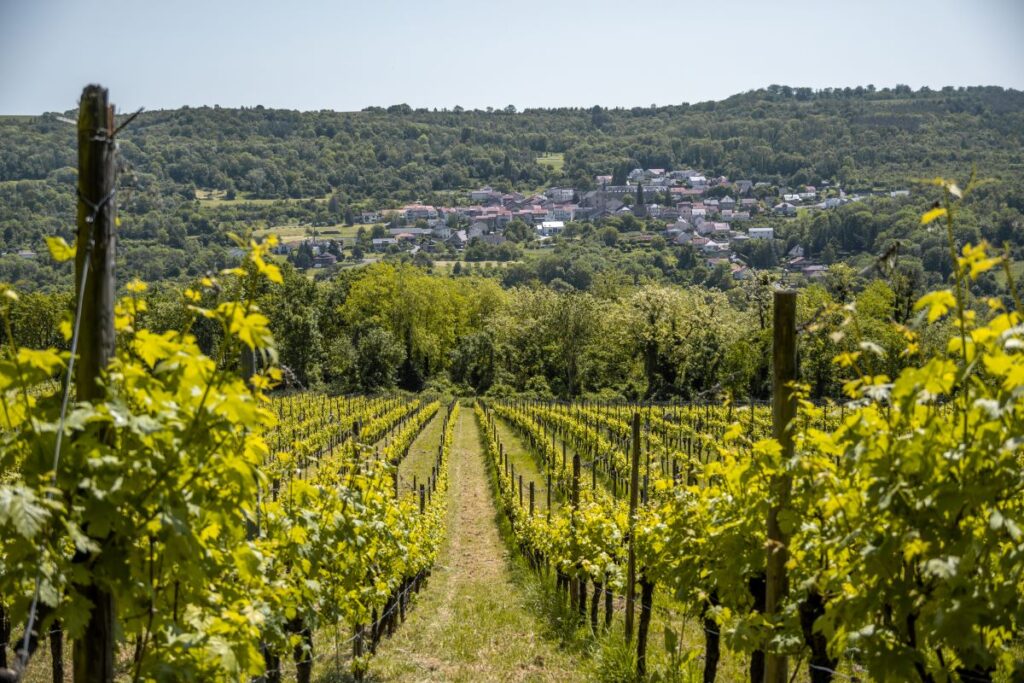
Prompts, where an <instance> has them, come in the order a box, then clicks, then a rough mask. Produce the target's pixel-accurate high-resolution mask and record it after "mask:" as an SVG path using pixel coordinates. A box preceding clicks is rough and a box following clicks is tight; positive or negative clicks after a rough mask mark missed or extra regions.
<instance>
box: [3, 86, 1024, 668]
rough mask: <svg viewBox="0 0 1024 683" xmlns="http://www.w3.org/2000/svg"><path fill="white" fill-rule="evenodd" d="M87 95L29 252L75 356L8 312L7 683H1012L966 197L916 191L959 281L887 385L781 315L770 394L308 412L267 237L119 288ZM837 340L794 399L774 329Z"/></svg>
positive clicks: (1001, 398) (991, 333) (1013, 404)
mask: <svg viewBox="0 0 1024 683" xmlns="http://www.w3.org/2000/svg"><path fill="white" fill-rule="evenodd" d="M105 97H106V94H105V91H101V90H100V89H98V88H95V89H87V91H86V94H85V96H84V97H83V105H82V107H83V111H82V118H81V120H80V129H79V132H80V155H81V156H80V169H81V173H80V177H79V182H80V186H79V197H80V199H81V201H80V205H79V219H80V220H79V238H78V242H77V243H76V245H74V246H72V245H68V244H66V243H65V242H64V240H61V239H58V238H52V239H51V240H49V246H50V251H51V255H52V256H53V258H54V259H56V260H65V261H67V260H74V261H75V267H76V284H77V287H76V298H75V300H74V309H73V310H72V311H69V312H68V316H67V317H66V319H65V322H64V324H63V325H62V327H61V332H62V334H63V335H64V338H65V340H66V342H67V349H53V348H42V349H35V348H25V347H19V346H17V345H16V344H15V343H14V341H13V335H12V334H11V323H10V307H11V305H12V304H13V303H14V302H16V301H17V300H18V298H19V294H18V293H17V292H16V291H14V290H13V289H11V288H7V287H4V288H3V290H2V292H3V297H2V298H0V302H2V303H0V314H2V317H3V322H4V325H5V330H6V332H5V339H6V343H5V346H4V348H3V355H2V358H0V379H2V385H0V408H2V411H0V440H2V448H0V472H2V480H0V534H2V538H3V551H2V553H0V642H2V643H3V647H0V681H48V680H52V681H55V682H57V681H64V680H66V679H69V678H70V679H72V680H74V681H76V682H77V683H85V682H92V681H101V682H107V681H115V680H118V681H177V680H189V681H193V680H194V681H260V682H262V683H279V682H281V681H299V682H300V683H308V682H310V681H345V680H356V681H362V680H422V679H423V678H424V677H426V678H431V679H437V680H593V679H600V680H614V681H620V680H661V681H694V680H702V681H705V682H706V683H710V682H712V681H716V680H724V681H734V680H749V681H751V682H752V683H761V682H762V681H765V682H767V683H784V682H785V681H791V680H810V681H812V682H813V683H824V682H826V681H832V680H861V681H866V680H878V681H905V680H917V681H922V682H923V683H933V682H934V683H939V682H942V681H960V682H961V683H982V682H984V681H1021V680H1024V640H1022V635H1024V633H1022V631H1024V625H1022V624H1024V532H1022V530H1021V525H1022V524H1024V462H1022V457H1024V446H1022V443H1024V442H1022V437H1024V413H1022V411H1021V409H1020V404H1018V401H1019V400H1020V398H1021V396H1022V392H1024V325H1022V311H1024V309H1022V306H1021V303H1020V298H1019V296H1018V295H1017V293H1016V289H1015V284H1014V282H1013V276H1012V272H1011V269H1010V267H1009V259H1008V258H1006V257H1005V256H1003V255H998V254H995V252H994V251H993V250H991V249H990V248H989V247H988V246H987V245H980V246H972V245H969V244H968V245H963V246H961V247H958V245H957V243H956V240H955V239H954V225H955V219H956V213H957V211H958V210H959V208H960V205H961V202H962V201H963V198H964V196H965V195H966V194H969V192H970V190H971V189H972V186H973V184H972V185H968V187H967V188H965V189H963V190H962V189H961V188H959V187H958V186H957V185H956V184H954V183H952V182H950V181H944V180H941V179H940V180H937V181H936V183H935V184H936V186H937V187H938V189H939V191H941V193H942V200H941V201H940V202H938V203H937V205H936V207H935V208H933V209H932V210H931V211H929V212H928V213H927V214H925V215H924V216H922V217H921V222H922V223H923V224H926V225H930V224H935V225H940V226H944V229H945V231H946V233H947V235H948V240H949V248H950V258H951V259H952V261H953V264H954V268H953V276H952V280H951V283H950V287H949V288H947V289H942V290H939V291H936V292H933V293H930V294H928V295H926V296H924V297H923V298H921V299H920V300H919V301H918V303H917V306H916V310H917V311H918V318H917V319H916V322H915V324H914V325H908V326H898V331H899V333H900V334H901V335H902V336H903V338H904V339H905V342H906V343H905V349H904V350H903V352H902V353H903V355H904V356H905V357H906V358H907V359H908V360H907V362H906V365H905V367H904V369H902V370H900V372H899V373H898V374H896V375H895V376H892V377H890V376H887V375H885V374H881V373H879V372H877V371H875V370H874V368H876V367H877V365H876V364H875V360H876V359H877V357H879V356H881V355H884V354H885V353H886V352H885V351H884V350H883V349H882V348H881V347H880V346H879V345H878V344H876V343H875V342H873V341H872V340H871V339H870V338H865V337H862V336H861V331H860V330H859V328H858V327H857V325H856V323H855V319H854V318H852V317H850V316H849V315H848V314H849V313H850V310H849V308H846V309H844V308H843V307H841V306H836V307H834V308H833V309H831V310H828V311H821V312H819V315H816V316H814V318H812V319H811V322H810V323H808V324H807V325H804V326H802V327H800V328H798V326H797V323H796V308H797V302H798V295H797V293H796V292H793V291H783V290H780V291H776V292H774V295H773V296H774V306H773V308H772V310H771V329H772V333H773V336H772V346H771V350H772V372H773V377H772V390H773V400H772V402H771V405H759V404H755V403H754V402H750V403H749V404H748V405H744V406H739V405H734V404H733V402H732V401H731V400H730V399H729V397H728V395H727V394H726V395H725V396H726V398H725V399H724V400H722V401H720V402H717V403H707V402H703V403H699V404H698V403H658V404H655V403H621V402H619V403H601V402H589V401H582V400H573V401H562V402H558V401H550V400H535V399H530V398H523V397H497V396H483V397H465V396H464V397H461V398H457V397H453V396H450V395H442V394H440V393H437V392H434V393H431V392H424V393H421V394H396V393H390V394H383V395H376V396H363V395H332V394H329V393H326V392H323V391H318V390H295V389H294V388H292V389H289V388H288V387H286V382H285V376H284V375H285V372H284V369H282V367H281V365H280V363H279V362H278V357H277V349H276V346H275V342H274V337H273V334H272V333H271V331H270V329H269V327H268V320H267V318H266V317H265V316H264V315H263V313H262V312H261V311H260V309H259V306H258V305H257V304H256V299H257V295H258V293H259V292H260V291H262V290H264V289H266V288H269V287H274V286H276V285H279V284H281V273H280V270H279V269H278V267H277V266H276V265H275V264H274V263H273V261H272V259H271V258H270V256H269V254H270V249H271V248H272V247H273V245H274V240H273V238H268V239H267V240H266V241H263V242H258V241H255V240H250V241H246V240H242V239H238V240H237V241H238V245H239V249H240V250H242V251H243V252H244V254H245V261H244V263H243V264H242V265H240V266H238V267H234V268H228V269H225V270H223V271H222V272H220V273H217V274H211V275H208V276H205V277H203V278H201V279H200V280H199V281H197V282H196V283H195V285H194V287H192V288H189V289H186V290H185V291H184V292H182V299H181V302H180V322H181V325H180V327H179V328H177V329H166V330H165V329H161V330H152V329H148V328H147V326H146V320H147V317H146V314H147V309H148V303H147V299H146V296H145V293H146V285H145V284H143V283H141V282H131V283H128V284H127V285H126V286H125V287H124V288H123V290H117V288H116V284H115V281H114V277H113V263H114V261H113V258H114V257H113V252H114V248H115V244H116V240H115V239H114V235H115V229H116V225H117V220H116V215H115V214H116V206H115V204H114V203H113V201H112V198H113V196H114V189H113V186H112V182H113V173H112V166H113V161H112V153H113V147H114V145H113V142H114V138H115V136H116V134H117V131H119V130H120V128H117V129H115V128H114V126H113V114H112V110H110V109H109V108H108V107H107V105H106V102H105ZM123 125H124V124H122V127H123ZM996 268H1004V272H1005V277H1006V279H1007V281H1008V284H1009V291H1010V292H1011V293H1012V296H1011V297H1010V298H1009V299H1008V300H1004V299H1001V298H998V297H987V298H982V297H976V296H974V295H973V294H972V290H971V287H972V283H973V282H974V281H975V280H976V279H977V278H978V277H979V276H980V275H981V274H983V273H985V272H986V271H989V270H993V269H996ZM115 294H116V295H117V298H116V300H115ZM836 318H838V319H839V320H840V322H839V323H838V324H836V325H835V327H834V328H833V329H831V330H830V334H831V335H832V336H833V338H842V337H844V336H849V337H852V338H853V339H854V341H855V346H854V348H856V349H857V350H855V351H847V352H843V353H841V354H840V355H838V356H837V357H836V358H835V361H834V363H835V365H837V366H839V367H840V368H842V369H843V371H844V372H845V373H846V377H847V381H846V384H845V386H844V391H845V394H846V399H845V400H843V401H841V402H838V403H832V402H825V403H816V402H812V401H810V400H809V399H808V398H807V390H806V387H804V386H803V385H801V384H800V383H799V381H797V377H798V376H797V372H796V371H797V366H798V362H799V359H798V353H797V349H798V346H797V343H796V340H797V337H798V335H800V334H804V333H806V332H807V331H808V329H809V328H810V326H811V325H816V324H818V323H816V322H815V321H816V320H819V319H820V320H833V319H836ZM894 325H895V323H894ZM211 330H215V331H216V332H217V333H218V334H217V335H212V334H211V332H210V331H211ZM938 335H944V337H943V338H944V341H945V348H946V351H945V353H943V354H938V355H933V356H930V357H925V356H923V355H922V354H921V353H920V348H921V344H922V340H923V338H924V337H929V338H933V337H935V336H938ZM211 339H215V340H216V343H211V342H210V340H211ZM66 641H67V642H66ZM68 642H69V643H70V644H71V647H70V648H69V647H67V644H68ZM47 660H48V661H49V670H47V666H46V664H45V663H44V662H46V661H47Z"/></svg>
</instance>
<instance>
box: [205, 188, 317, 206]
mask: <svg viewBox="0 0 1024 683" xmlns="http://www.w3.org/2000/svg"><path fill="white" fill-rule="evenodd" d="M226 194H227V193H226V192H225V191H224V190H202V189H197V190H196V200H197V201H198V202H199V206H200V207H203V208H210V207H217V206H231V205H240V204H251V205H253V206H268V205H270V204H275V203H277V202H282V203H295V204H297V203H301V202H308V201H314V202H326V201H327V199H328V197H305V198H301V199H294V198H291V197H285V198H279V199H257V198H253V197H242V196H236V197H235V198H234V199H228V198H227V197H226Z"/></svg>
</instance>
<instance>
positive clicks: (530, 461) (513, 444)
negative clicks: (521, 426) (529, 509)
mask: <svg viewBox="0 0 1024 683" xmlns="http://www.w3.org/2000/svg"><path fill="white" fill-rule="evenodd" d="M495 424H496V425H497V427H498V440H499V441H500V442H501V444H502V445H503V446H504V447H505V453H506V454H507V455H508V456H509V461H510V462H511V463H512V464H513V465H515V468H516V486H517V487H518V486H519V475H520V474H521V475H523V505H524V506H529V504H530V482H531V481H532V482H533V486H534V511H535V512H541V511H544V510H547V509H548V506H547V497H548V486H547V484H548V482H547V469H546V468H545V466H544V463H543V462H542V461H541V460H540V458H539V457H537V456H536V454H534V453H533V452H532V451H531V450H530V443H529V441H528V440H527V439H524V438H523V437H521V436H520V435H519V433H518V432H517V431H516V430H515V429H514V428H513V427H512V426H511V425H510V424H509V423H507V422H505V421H504V420H502V419H501V418H500V417H497V416H495ZM554 486H555V485H554V482H552V488H553V489H554ZM558 499H559V496H558V490H557V489H554V490H552V492H551V507H552V509H557V508H558V504H559V500H558Z"/></svg>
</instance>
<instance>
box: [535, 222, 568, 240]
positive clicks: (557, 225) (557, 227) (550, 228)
mask: <svg viewBox="0 0 1024 683" xmlns="http://www.w3.org/2000/svg"><path fill="white" fill-rule="evenodd" d="M563 230H565V223H564V222H563V221H544V222H543V223H541V224H540V226H538V228H537V231H538V232H540V234H541V235H544V236H545V237H550V236H553V235H560V234H561V233H562V231H563Z"/></svg>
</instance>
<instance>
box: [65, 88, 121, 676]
mask: <svg viewBox="0 0 1024 683" xmlns="http://www.w3.org/2000/svg"><path fill="white" fill-rule="evenodd" d="M114 153H115V146H114V109H113V107H112V106H111V105H110V103H109V101H108V93H107V90H106V88H102V87H100V86H98V85H90V86H87V87H86V88H85V90H83V91H82V100H81V103H80V105H79V110H78V219H77V225H78V245H77V252H76V254H75V284H76V291H77V292H78V293H80V294H81V296H82V301H81V314H80V315H81V323H80V328H79V329H80V331H79V338H78V366H77V372H76V374H75V389H76V391H77V398H78V400H79V401H99V400H102V399H103V396H104V389H103V386H102V385H101V384H100V383H99V382H98V380H99V378H100V375H101V373H102V372H103V370H105V369H106V367H107V364H108V363H109V362H110V359H111V358H112V357H113V355H114V288H115V285H114V255H115V251H116V247H117V238H116V234H115V232H114V223H115V217H116V213H117V209H116V205H115V204H114V187H115V172H114ZM112 436H113V434H108V438H109V437H112ZM87 532H88V531H87ZM93 540H94V541H96V542H98V543H99V546H100V548H101V550H100V552H102V548H103V545H104V540H105V539H102V538H97V539H93ZM92 558H93V554H92V553H80V556H76V557H75V562H76V563H79V564H82V565H88V564H89V563H90V562H91V560H92ZM102 585H103V584H102V582H99V581H91V582H89V583H88V584H87V585H84V586H80V587H79V590H80V591H81V593H82V596H83V597H85V598H86V599H87V600H88V601H89V602H90V603H91V604H92V609H91V610H90V611H89V618H88V621H87V623H86V625H85V631H84V632H83V633H82V636H81V637H80V638H79V639H78V640H76V641H75V643H74V648H73V649H74V654H73V668H74V680H75V681H76V683H109V682H112V681H113V680H114V615H115V613H116V612H115V607H114V596H113V595H112V594H111V593H110V592H109V591H108V590H106V589H105V588H103V587H102Z"/></svg>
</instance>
